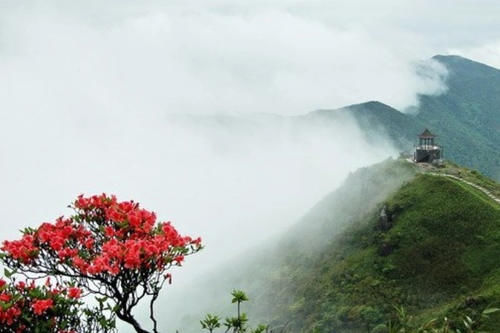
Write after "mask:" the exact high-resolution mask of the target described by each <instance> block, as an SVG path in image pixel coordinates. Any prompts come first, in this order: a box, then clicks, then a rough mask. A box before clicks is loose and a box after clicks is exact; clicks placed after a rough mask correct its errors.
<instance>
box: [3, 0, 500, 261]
mask: <svg viewBox="0 0 500 333" xmlns="http://www.w3.org/2000/svg"><path fill="white" fill-rule="evenodd" d="M499 17H500V1H497V0H440V1H435V0H419V1H405V0H378V1H366V0H363V1H361V0H343V1H340V0H306V1H295V0H290V1H284V0H274V1H263V0H251V1H250V0H245V1H243V0H211V1H208V0H199V1H194V0H169V1H145V0H142V1H129V0H116V1H103V0H82V1H80V0H73V1H67V0H60V1H49V0H40V1H29V0H24V1H19V0H14V1H7V0H0V200H1V201H2V205H0V221H1V222H0V223H1V225H2V228H1V229H0V238H2V239H3V238H10V237H14V236H15V235H17V230H18V229H19V228H20V227H22V226H25V225H37V224H38V223H40V222H42V221H45V220H50V219H53V218H54V217H57V216H59V215H61V214H67V213H68V211H67V210H66V209H65V207H66V205H67V204H68V203H69V202H70V200H72V199H73V198H74V197H75V196H76V195H77V194H79V193H100V192H103V191H105V192H108V193H109V192H112V193H117V194H118V195H119V196H120V197H121V198H123V199H136V200H138V201H141V202H143V204H144V206H146V207H147V208H150V209H153V210H155V211H157V213H158V215H159V217H160V218H161V219H171V220H173V222H174V224H175V225H178V226H179V229H181V230H182V231H185V232H189V233H191V234H199V235H201V236H202V237H204V238H205V240H206V244H207V249H206V251H204V252H206V254H200V255H199V256H200V258H204V259H203V260H202V259H199V260H198V261H195V260H194V259H193V262H195V263H196V262H197V263H198V264H199V265H203V264H205V265H206V264H207V262H210V261H209V259H208V258H212V259H213V258H215V257H220V256H221V255H220V254H225V253H231V251H232V250H235V249H237V248H238V247H239V246H242V244H243V245H244V246H247V245H248V244H250V243H251V242H253V241H258V240H260V239H263V238H264V237H265V236H266V235H267V234H268V233H276V232H279V231H280V230H283V228H284V227H285V226H287V225H289V224H290V223H291V222H293V221H295V220H296V219H297V218H298V217H299V216H300V215H302V214H303V213H304V212H305V211H306V210H307V209H308V208H309V207H310V206H312V205H313V204H314V203H315V202H316V201H317V200H319V199H320V198H321V197H322V196H323V195H324V194H326V193H327V192H329V191H331V190H333V189H334V188H335V187H336V186H337V185H338V184H339V183H340V182H341V181H342V179H343V178H344V177H345V176H346V175H347V174H348V172H349V171H352V170H354V169H355V168H357V167H360V166H364V165H368V164H370V163H374V162H376V161H380V160H381V159H384V158H386V157H388V156H390V155H394V154H396V153H397V152H396V151H395V150H394V148H393V147H391V146H390V144H388V143H387V142H386V141H385V140H384V138H383V136H381V138H380V140H379V141H378V142H366V141H365V139H364V138H363V136H362V133H361V132H360V131H359V128H357V126H356V124H355V123H354V122H352V121H350V120H349V119H346V120H345V121H344V122H343V123H342V124H339V125H338V127H337V128H336V130H335V133H334V134H332V133H331V132H330V130H328V131H327V130H326V129H325V128H322V127H315V128H312V127H306V128H300V129H297V128H295V127H293V126H290V125H289V124H287V122H286V121H285V122H283V121H277V120H276V119H275V118H273V117H270V118H266V117H263V116H259V117H256V116H254V114H255V113H273V114H278V115H282V116H290V115H297V114H303V113H306V112H309V111H311V110H315V109H319V108H335V107H340V106H344V105H347V104H351V103H358V102H363V101H367V100H380V101H383V102H385V103H388V104H390V105H392V106H395V107H397V108H399V109H401V110H404V108H406V107H408V106H413V105H415V104H416V95H417V94H421V93H423V94H439V93H443V91H445V90H446V86H445V82H444V81H443V79H444V78H445V75H446V71H445V69H444V68H442V66H439V64H436V63H433V62H431V61H429V58H430V57H432V56H433V55H435V54H448V53H454V54H461V55H463V56H467V57H471V58H473V59H475V60H478V61H482V62H486V63H488V64H490V65H493V66H497V67H500V34H499V33H498V32H499V31H500V20H499ZM419 66H426V67H427V68H428V69H430V70H429V71H427V73H430V75H427V76H426V77H419V76H418V75H416V69H417V68H418V67H419ZM220 113H224V114H237V115H238V116H237V117H238V119H239V120H238V121H236V124H235V123H233V122H229V123H228V122H225V121H222V122H221V121H213V120H209V121H205V120H206V119H209V118H202V119H201V120H200V119H199V118H198V116H196V115H204V116H205V117H209V115H213V114H220ZM178 114H181V115H188V114H189V115H195V116H193V117H192V118H188V119H182V120H179V118H178V117H176V118H172V117H173V115H178ZM174 119H175V120H174ZM271 119H273V120H272V121H271ZM242 124H243V125H242ZM241 233H244V234H245V237H242V236H240V234H241ZM210 251H212V252H210ZM211 253H212V254H211ZM216 254H217V255H216ZM188 263H189V261H188ZM194 265H195V264H194ZM195 266H196V265H195Z"/></svg>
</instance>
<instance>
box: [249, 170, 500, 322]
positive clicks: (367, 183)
mask: <svg viewBox="0 0 500 333" xmlns="http://www.w3.org/2000/svg"><path fill="white" fill-rule="evenodd" d="M431 171H432V172H436V171H437V172H444V171H445V172H446V173H451V174H458V175H460V176H461V177H463V178H465V179H468V180H469V181H473V182H474V183H482V184H483V185H486V186H488V188H489V189H490V190H495V191H500V185H498V184H497V183H495V182H493V181H491V180H488V179H487V178H485V177H483V176H481V175H480V174H479V173H477V172H475V171H471V170H467V169H463V168H459V167H457V166H456V165H453V164H447V165H446V168H444V169H438V170H426V169H421V168H418V167H415V166H413V165H411V164H409V163H407V162H405V161H387V162H385V163H383V164H381V165H377V166H373V167H371V168H367V169H363V170H360V171H358V172H357V173H354V174H353V175H351V177H350V178H349V179H348V180H347V181H346V183H345V184H344V186H343V187H342V188H341V189H339V190H338V192H337V193H333V194H331V195H330V196H329V197H327V198H326V199H325V200H324V201H323V202H321V203H320V204H319V205H318V206H317V207H315V208H314V209H313V210H312V211H311V212H310V213H309V214H308V215H307V216H306V217H305V218H304V219H303V220H302V221H301V223H300V224H299V225H297V226H296V227H295V229H293V230H291V232H289V233H288V234H289V235H290V236H288V238H287V239H284V240H283V241H282V242H281V243H280V244H279V246H278V248H277V249H275V250H274V251H275V252H270V253H269V252H267V253H268V255H269V256H270V257H280V258H281V259H279V263H277V262H276V261H275V260H268V261H267V262H266V261H265V260H264V261H263V260H259V263H258V266H257V264H256V266H253V269H252V272H253V276H254V277H256V275H257V277H256V278H257V279H258V280H259V279H261V277H260V276H259V275H261V276H262V278H263V279H267V283H268V286H270V287H268V288H264V289H260V290H258V289H257V285H258V284H257V283H255V284H254V288H253V290H252V284H250V285H249V286H248V288H249V289H250V290H249V291H250V294H251V295H252V294H254V295H256V297H255V303H256V308H255V309H253V312H255V313H258V312H259V309H260V310H264V311H262V313H261V314H260V316H261V318H265V319H266V320H269V321H271V322H273V323H274V324H276V325H278V324H281V323H285V322H288V325H289V327H291V328H293V330H294V331H303V332H312V331H318V332H371V331H373V330H375V331H377V330H381V331H383V329H382V326H383V323H384V322H386V321H387V320H389V319H390V318H391V314H393V313H394V306H395V305H397V306H403V307H405V308H406V310H407V311H408V312H409V313H412V314H413V315H414V316H415V321H416V322H417V323H418V322H424V321H427V320H430V319H432V318H444V316H447V317H449V318H450V320H451V322H452V324H453V323H458V322H460V323H461V320H462V319H463V317H464V316H465V315H469V316H471V317H472V318H473V319H479V317H480V313H481V312H482V311H483V310H484V309H486V308H488V307H493V306H500V205H499V204H497V203H495V202H494V201H493V200H491V199H490V198H488V197H487V196H486V195H484V194H483V193H482V192H481V191H479V190H477V189H475V188H474V187H472V186H469V185H467V184H465V183H463V182H461V181H458V180H455V179H451V178H448V177H440V176H436V175H433V174H430V172H431ZM409 174H412V176H409ZM395 177H397V178H399V179H402V181H401V183H402V185H400V186H399V187H395V184H396V183H395V182H394V180H395ZM384 183H387V184H389V186H388V187H387V186H384ZM361 184H364V185H361ZM360 186H361V187H360ZM361 188H362V192H363V193H364V195H361V198H359V196H360V193H358V190H360V189H361ZM377 192H384V193H383V195H381V196H376V195H375V197H373V196H374V194H375V193H377ZM348 193H354V194H353V195H349V194H348ZM387 193H389V194H387ZM384 195H385V196H384ZM370 197H371V198H373V200H372V202H370ZM382 197H383V198H382ZM350 200H353V201H352V202H351V204H350V205H349V204H348V201H350ZM339 201H341V202H340V206H339ZM363 202H364V203H363ZM328 207H330V209H331V210H332V211H331V213H332V214H331V215H329V214H328V210H329V208H328ZM339 207H344V208H343V209H342V212H341V213H340V214H339V212H337V209H338V208H339ZM364 207H368V208H370V209H368V210H367V209H365V208H364ZM256 267H259V268H256ZM482 322H483V324H482V325H483V326H482V328H484V329H486V330H489V332H495V329H496V328H498V327H500V315H498V314H492V315H491V316H489V318H487V319H482Z"/></svg>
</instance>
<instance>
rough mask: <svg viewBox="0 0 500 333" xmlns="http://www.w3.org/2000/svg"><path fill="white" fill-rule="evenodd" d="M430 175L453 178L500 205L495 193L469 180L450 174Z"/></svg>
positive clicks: (435, 173) (431, 173)
mask: <svg viewBox="0 0 500 333" xmlns="http://www.w3.org/2000/svg"><path fill="white" fill-rule="evenodd" d="M428 174H430V175H433V176H439V177H449V178H453V179H455V180H458V181H460V182H462V183H464V184H467V185H469V186H472V187H474V188H475V189H478V190H479V191H481V192H483V193H484V194H486V195H487V196H488V197H489V198H490V199H492V200H493V201H495V202H496V203H497V204H499V205H500V198H498V197H496V196H495V195H494V194H493V193H491V192H490V191H488V190H487V189H485V188H484V187H482V186H479V185H477V184H474V183H472V182H470V181H468V180H465V179H463V178H460V177H457V176H455V175H450V174H448V173H437V172H429V173H428Z"/></svg>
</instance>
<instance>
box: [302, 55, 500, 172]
mask: <svg viewBox="0 0 500 333" xmlns="http://www.w3.org/2000/svg"><path fill="white" fill-rule="evenodd" d="M433 59H434V60H436V61H438V62H440V63H441V64H443V65H444V66H445V67H446V68H447V70H448V77H447V80H446V85H447V88H448V89H447V91H446V92H445V93H443V94H441V95H438V96H434V95H420V96H419V107H418V112H416V113H415V112H411V113H402V112H399V111H398V110H396V109H394V108H392V107H390V106H388V105H385V104H383V103H380V102H374V101H372V102H367V103H362V104H357V105H351V106H347V107H344V108H342V109H338V110H319V111H315V112H313V114H311V115H309V117H322V118H328V117H333V118H335V117H337V115H339V114H345V113H348V112H350V114H351V115H352V116H353V117H354V118H355V119H356V120H357V121H358V122H359V124H360V126H361V127H362V128H363V129H364V130H365V131H366V132H367V133H368V135H370V133H373V132H374V128H375V129H376V130H377V131H383V133H386V134H387V135H388V136H389V137H390V138H391V139H393V141H394V142H395V143H396V144H397V145H398V147H399V148H400V149H402V150H409V149H411V147H412V144H413V143H415V142H416V139H417V135H418V134H419V133H420V132H422V131H423V129H424V128H429V129H430V130H431V132H434V133H435V134H437V135H438V136H439V137H438V139H439V142H440V143H441V144H442V145H443V147H444V155H445V158H447V159H451V160H453V161H455V162H457V163H459V164H461V165H464V166H467V167H470V168H474V169H477V170H480V171H481V172H483V173H484V174H486V175H488V176H490V177H494V178H496V179H500V153H499V152H500V148H499V147H500V70H498V69H496V68H493V67H490V66H487V65H484V64H481V63H478V62H474V61H472V60H468V59H465V58H462V57H459V56H441V55H438V56H435V57H433Z"/></svg>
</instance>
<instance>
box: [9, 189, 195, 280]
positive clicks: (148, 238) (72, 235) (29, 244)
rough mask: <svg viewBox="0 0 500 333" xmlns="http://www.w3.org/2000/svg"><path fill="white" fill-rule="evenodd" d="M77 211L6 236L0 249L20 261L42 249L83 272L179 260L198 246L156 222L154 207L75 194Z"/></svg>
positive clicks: (156, 265) (28, 261) (111, 271)
mask: <svg viewBox="0 0 500 333" xmlns="http://www.w3.org/2000/svg"><path fill="white" fill-rule="evenodd" d="M74 208H75V211H76V213H77V214H76V215H75V216H72V217H70V218H63V217H60V218H58V219H57V220H56V222H55V223H48V222H47V223H43V224H42V225H41V226H40V227H39V228H38V229H36V230H30V231H28V232H27V233H25V235H24V236H23V237H22V238H21V239H20V240H15V241H5V242H4V243H3V247H2V250H3V251H5V252H6V253H7V254H8V255H9V256H10V257H11V258H13V259H15V260H18V261H19V262H21V263H22V264H27V265H29V264H31V263H32V262H33V261H34V260H35V259H38V258H39V256H40V255H41V251H46V252H48V253H49V254H51V255H53V256H54V257H56V258H58V260H59V262H60V263H64V264H70V265H72V266H73V267H75V268H77V269H78V270H79V271H80V272H81V273H82V274H88V275H97V274H101V273H109V274H111V275H117V274H118V273H119V272H120V271H122V270H124V269H128V270H135V269H142V268H147V269H150V268H154V269H158V270H161V269H163V268H164V266H165V265H167V264H172V263H173V264H177V265H180V264H181V263H182V261H183V260H184V255H183V254H184V252H186V251H185V249H186V248H187V247H193V248H200V247H201V244H200V243H201V240H200V238H197V239H192V238H191V237H183V236H181V235H180V234H179V233H178V232H177V230H176V229H175V228H174V227H173V226H172V225H171V224H170V222H162V223H159V224H156V215H155V213H153V212H150V211H148V210H145V209H142V208H140V206H139V204H138V203H135V202H133V201H123V202H118V201H117V200H116V197H115V196H107V195H105V194H102V195H99V196H91V197H83V196H79V197H78V199H77V200H76V201H75V202H74Z"/></svg>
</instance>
